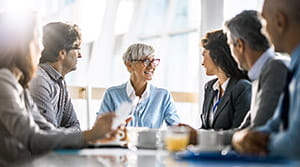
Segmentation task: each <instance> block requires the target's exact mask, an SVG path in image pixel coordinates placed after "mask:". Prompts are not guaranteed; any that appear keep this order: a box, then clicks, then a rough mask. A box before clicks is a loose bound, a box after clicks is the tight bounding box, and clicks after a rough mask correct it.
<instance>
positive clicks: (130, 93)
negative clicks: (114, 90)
mask: <svg viewBox="0 0 300 167" xmlns="http://www.w3.org/2000/svg"><path fill="white" fill-rule="evenodd" d="M126 93H127V96H128V97H129V99H130V100H132V102H133V103H134V105H137V104H138V103H141V102H142V101H144V100H145V99H147V98H148V97H149V96H150V83H148V82H147V86H146V89H145V91H144V93H143V94H142V96H141V98H140V97H138V96H136V95H135V90H134V88H133V86H132V84H131V82H130V80H129V81H128V82H127V84H126Z"/></svg>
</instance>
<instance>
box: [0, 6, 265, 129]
mask: <svg viewBox="0 0 300 167" xmlns="http://www.w3.org/2000/svg"><path fill="white" fill-rule="evenodd" d="M262 2H263V0H0V9H1V10H2V9H4V10H14V11H20V10H32V9H33V10H35V11H37V12H38V13H39V15H40V18H41V26H43V25H44V24H47V23H48V22H52V21H64V22H70V23H75V24H77V25H79V26H80V28H81V30H82V35H83V45H82V56H83V57H82V58H81V59H80V60H79V62H78V66H77V70H76V71H74V72H71V73H70V74H68V75H67V76H66V81H67V84H68V86H79V87H86V88H108V87H110V86H114V85H119V84H121V83H124V82H126V81H127V80H128V79H129V73H128V72H127V70H126V68H125V66H124V64H123V61H122V54H123V53H124V52H125V50H126V48H127V47H128V46H129V45H130V44H132V43H136V42H142V43H147V44H150V45H152V46H154V48H155V50H156V56H157V57H160V59H161V63H160V65H159V66H158V67H157V69H156V72H155V75H154V79H153V81H152V83H153V84H155V85H156V86H158V87H163V88H166V89H168V90H169V91H175V92H187V93H194V94H196V95H197V101H196V102H176V107H177V108H178V114H179V116H180V117H181V120H182V122H183V123H187V124H189V125H191V126H192V127H195V128H197V127H199V126H200V124H201V122H200V112H201V108H202V101H203V95H204V84H205V82H207V81H208V80H209V79H211V78H209V77H207V76H206V75H205V72H204V69H203V67H202V65H201V61H202V56H201V48H200V47H199V41H200V39H201V37H202V35H203V34H205V33H206V32H207V31H212V30H216V29H221V28H222V27H223V24H224V21H226V20H228V19H230V18H231V17H233V16H235V15H236V14H238V13H239V12H241V11H243V10H246V9H256V10H259V11H260V10H261V6H262ZM72 101H73V104H74V105H75V108H76V113H77V116H78V118H79V120H80V123H81V127H82V129H83V130H84V129H87V128H90V127H91V126H92V125H93V123H94V121H95V118H96V112H97V111H98V110H99V108H100V103H101V99H91V100H86V99H77V98H74V99H72Z"/></svg>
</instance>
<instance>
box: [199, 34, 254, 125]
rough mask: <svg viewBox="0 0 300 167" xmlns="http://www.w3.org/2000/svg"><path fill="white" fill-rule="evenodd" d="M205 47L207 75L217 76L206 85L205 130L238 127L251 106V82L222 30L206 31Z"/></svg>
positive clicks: (204, 59)
mask: <svg viewBox="0 0 300 167" xmlns="http://www.w3.org/2000/svg"><path fill="white" fill-rule="evenodd" d="M201 46H202V47H203V52H202V56H203V61H202V65H203V66H204V68H205V70H206V74H207V75H209V76H211V75H214V76H216V77H217V78H215V79H212V80H210V81H208V82H207V83H206V84H205V97H204V102H203V110H202V113H201V121H202V126H201V129H213V130H228V129H233V128H237V127H238V126H239V125H240V124H241V122H242V121H243V119H244V117H245V115H246V113H247V112H248V110H249V108H250V103H251V83H250V82H249V81H248V80H247V79H246V78H247V76H246V74H245V72H243V71H241V70H240V69H238V65H237V63H236V62H235V61H234V59H233V57H232V55H231V52H230V48H229V46H228V44H227V37H226V34H224V33H223V31H222V30H217V31H213V32H208V33H206V35H205V37H204V38H203V39H202V40H201Z"/></svg>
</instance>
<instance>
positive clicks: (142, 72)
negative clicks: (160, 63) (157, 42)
mask: <svg viewBox="0 0 300 167" xmlns="http://www.w3.org/2000/svg"><path fill="white" fill-rule="evenodd" d="M145 59H148V60H149V61H152V60H154V56H147V57H144V58H141V59H140V60H145ZM126 66H127V68H128V70H129V71H130V75H131V79H133V80H136V81H149V80H152V77H153V75H154V71H155V69H156V67H157V65H155V64H154V63H150V64H149V65H148V66H146V65H145V64H144V62H143V61H134V62H128V63H127V65H126Z"/></svg>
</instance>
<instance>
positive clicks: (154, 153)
mask: <svg viewBox="0 0 300 167" xmlns="http://www.w3.org/2000/svg"><path fill="white" fill-rule="evenodd" d="M20 166H25V167H64V166H69V167H81V166H84V167H102V166H103V167H111V166H113V167H194V166H200V167H201V166H203V167H204V166H205V167H213V166H214V167H215V166H220V167H227V166H230V167H231V166H237V167H240V166H248V167H259V166H263V167H268V166H270V167H274V166H275V167H276V166H278V167H279V166H284V167H290V166H300V163H298V162H295V163H292V164H284V165H283V164H274V163H273V164H267V163H262V164H259V163H243V162H236V163H228V162H227V163H226V162H224V161H205V162H202V161H187V160H184V161H183V160H181V161H178V160H176V159H174V157H173V156H172V154H171V153H169V152H167V151H165V150H137V151H132V150H129V149H123V148H101V149H100V148H93V149H81V150H57V151H53V152H50V153H48V154H45V155H42V156H40V157H36V158H34V159H33V160H32V161H30V162H27V163H22V164H21V165H20Z"/></svg>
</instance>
